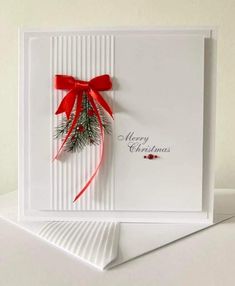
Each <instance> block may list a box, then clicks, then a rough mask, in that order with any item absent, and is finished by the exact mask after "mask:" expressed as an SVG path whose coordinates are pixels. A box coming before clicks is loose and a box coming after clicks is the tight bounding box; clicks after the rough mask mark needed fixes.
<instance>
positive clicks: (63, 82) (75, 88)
mask: <svg viewBox="0 0 235 286" xmlns="http://www.w3.org/2000/svg"><path fill="white" fill-rule="evenodd" d="M55 88H56V89H63V90H69V92H68V93H67V94H66V95H65V97H64V98H63V100H62V101H61V103H60V105H59V107H58V109H57V111H56V113H55V114H56V115H57V114H60V113H63V112H65V114H66V117H67V119H69V118H70V115H71V112H72V110H73V108H74V105H75V104H76V108H75V116H74V118H73V121H72V124H71V127H70V128H69V130H68V133H67V135H66V137H65V139H64V141H63V143H62V145H61V147H60V148H59V151H58V152H57V155H56V156H55V158H56V159H57V158H58V156H59V154H60V152H61V151H62V149H63V147H64V144H65V143H66V141H67V140H68V138H69V136H70V134H71V132H72V131H73V129H74V127H75V126H76V123H77V121H78V119H79V115H80V112H81V109H82V96H83V93H84V92H86V95H87V97H88V100H89V102H90V104H91V106H92V108H93V110H94V113H95V115H96V117H97V120H98V122H99V126H100V132H101V144H100V146H101V148H100V153H101V155H100V161H99V164H98V166H97V167H96V169H95V171H94V173H93V175H92V176H91V178H90V179H89V181H88V182H87V183H86V184H85V186H84V187H83V188H82V190H81V191H80V192H79V193H78V194H77V196H76V197H75V199H74V202H75V201H76V200H77V199H78V198H79V197H80V196H81V195H82V194H83V193H84V192H85V190H86V189H87V187H88V186H89V185H90V184H91V182H92V180H93V178H94V177H95V175H96V173H97V172H98V170H99V167H100V165H101V161H102V158H103V145H104V130H103V125H102V121H101V118H100V114H99V111H98V110H97V107H96V104H95V102H94V100H96V101H97V103H99V104H100V105H101V106H102V107H103V108H104V109H105V110H106V111H107V112H108V113H109V115H110V116H111V117H113V113H112V109H111V108H110V106H109V105H108V103H107V102H106V101H105V99H104V98H103V97H102V95H101V94H100V93H99V91H104V90H110V89H111V88H112V82H111V79H110V77H109V75H107V74H105V75H101V76H97V77H94V78H93V79H91V80H90V81H82V80H76V79H75V78H74V77H72V76H67V75H56V76H55Z"/></svg>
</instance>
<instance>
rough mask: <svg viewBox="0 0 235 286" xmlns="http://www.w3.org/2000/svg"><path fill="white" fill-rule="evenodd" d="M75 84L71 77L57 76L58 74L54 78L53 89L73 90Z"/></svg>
mask: <svg viewBox="0 0 235 286" xmlns="http://www.w3.org/2000/svg"><path fill="white" fill-rule="evenodd" d="M75 82H76V80H75V78H74V77H72V76H68V75H59V74H57V75H56V76H55V88H56V89H64V90H70V89H73V88H74V84H75Z"/></svg>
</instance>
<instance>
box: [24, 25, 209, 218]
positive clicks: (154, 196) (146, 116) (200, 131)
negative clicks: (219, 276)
mask: <svg viewBox="0 0 235 286" xmlns="http://www.w3.org/2000/svg"><path fill="white" fill-rule="evenodd" d="M20 38H21V39H20V51H21V53H20V100H19V101H20V108H19V121H20V126H19V129H20V132H19V189H20V190H19V199H20V203H19V208H20V212H19V214H20V219H25V220H26V219H33V220H110V221H125V222H166V221H167V222H205V223H208V222H211V221H212V219H213V215H212V214H213V158H214V156H213V152H214V150H213V148H214V121H215V120H214V108H215V32H214V31H213V30H211V29H207V28H205V29H204V28H203V29H132V30H128V29H123V30H116V29H111V30H95V31H94V30H68V31H65V30H61V31H34V30H23V31H22V32H21V37H20Z"/></svg>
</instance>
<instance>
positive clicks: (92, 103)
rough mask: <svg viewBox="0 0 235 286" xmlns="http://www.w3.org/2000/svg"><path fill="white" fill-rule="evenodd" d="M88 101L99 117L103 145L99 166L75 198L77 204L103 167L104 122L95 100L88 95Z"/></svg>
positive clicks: (102, 146)
mask: <svg viewBox="0 0 235 286" xmlns="http://www.w3.org/2000/svg"><path fill="white" fill-rule="evenodd" d="M88 99H89V101H90V103H91V106H92V107H93V110H94V112H95V115H96V116H97V119H98V122H99V126H100V132H101V143H100V161H99V164H98V165H97V167H96V169H95V171H94V173H93V174H92V176H91V177H90V179H89V181H88V182H87V183H86V185H85V186H84V187H83V188H82V190H81V191H80V192H79V193H78V194H77V195H76V197H75V198H74V200H73V202H76V201H77V200H78V199H79V197H81V195H82V194H83V193H84V192H85V191H86V189H87V188H88V187H89V185H90V184H91V182H92V181H93V179H94V178H95V176H96V174H97V172H98V170H99V168H100V165H101V162H102V159H103V150H104V130H103V125H102V121H101V118H100V114H99V111H98V109H97V107H96V105H95V103H94V101H93V98H92V97H91V96H89V95H88Z"/></svg>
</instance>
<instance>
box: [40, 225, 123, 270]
mask: <svg viewBox="0 0 235 286" xmlns="http://www.w3.org/2000/svg"><path fill="white" fill-rule="evenodd" d="M39 236H41V237H43V238H44V239H46V240H48V241H49V242H50V243H52V244H54V245H56V246H58V247H60V248H62V249H63V250H65V251H67V252H69V253H71V254H73V255H75V256H77V257H79V258H80V259H82V260H84V261H86V262H88V263H90V264H92V265H93V266H95V267H97V268H99V269H104V268H105V267H106V266H107V265H108V264H109V263H110V262H112V261H113V260H114V259H115V258H116V257H117V254H118V243H119V223H117V222H96V221H80V222H77V221H76V222H68V221H62V222H61V221H60V222H59V221H53V222H48V223H46V224H45V225H43V226H42V227H41V229H40V231H39Z"/></svg>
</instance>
